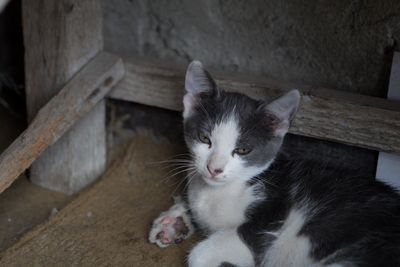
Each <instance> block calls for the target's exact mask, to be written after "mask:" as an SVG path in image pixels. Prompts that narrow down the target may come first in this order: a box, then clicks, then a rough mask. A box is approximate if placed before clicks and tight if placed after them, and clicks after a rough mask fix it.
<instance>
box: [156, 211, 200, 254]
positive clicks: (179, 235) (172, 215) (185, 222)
mask: <svg viewBox="0 0 400 267" xmlns="http://www.w3.org/2000/svg"><path fill="white" fill-rule="evenodd" d="M193 232H194V228H193V226H192V223H191V221H190V218H189V216H188V215H187V214H186V209H184V207H183V206H182V205H179V204H175V205H174V206H173V207H172V208H171V209H169V210H168V211H166V212H163V213H161V215H160V216H159V217H158V218H157V219H155V220H154V222H153V226H152V228H151V230H150V235H149V241H150V242H151V243H155V244H157V245H158V246H159V247H162V248H165V247H168V246H169V245H171V244H179V243H181V242H182V241H183V240H185V239H186V238H188V237H189V236H190V235H191V234H192V233H193Z"/></svg>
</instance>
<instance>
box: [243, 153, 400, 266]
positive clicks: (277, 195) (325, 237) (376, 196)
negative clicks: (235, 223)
mask: <svg viewBox="0 0 400 267" xmlns="http://www.w3.org/2000/svg"><path fill="white" fill-rule="evenodd" d="M260 177H262V179H263V180H264V182H265V188H266V194H267V198H266V200H265V201H264V202H262V203H261V204H259V205H257V206H256V207H252V208H251V209H249V210H248V217H249V220H248V222H246V223H245V224H243V225H242V226H240V227H239V229H238V232H239V235H240V236H241V237H242V239H243V240H244V241H245V242H246V243H247V245H248V246H249V247H250V248H251V249H252V251H253V252H254V255H255V256H256V259H257V261H260V260H261V259H262V257H263V254H264V253H265V250H266V249H267V248H268V245H269V244H271V242H273V240H274V238H273V237H271V236H268V235H265V234H263V233H265V232H266V231H271V232H275V231H276V230H278V229H279V227H280V226H281V225H282V222H283V221H284V219H285V218H286V216H287V215H288V213H289V211H290V210H291V209H292V208H300V209H302V210H303V211H305V213H306V214H305V216H306V222H305V224H304V226H303V228H302V229H301V230H300V232H299V233H298V234H299V235H304V236H306V237H308V238H309V240H310V242H311V246H312V248H311V255H310V256H311V257H312V258H313V259H315V260H316V261H320V260H323V259H325V261H326V263H327V264H328V263H346V262H347V263H348V262H351V263H353V264H355V265H356V266H400V257H399V255H400V196H399V194H398V193H397V192H396V191H395V190H394V189H392V188H391V187H389V186H387V185H385V184H383V183H381V182H379V181H375V180H373V179H368V178H366V177H360V176H358V175H357V174H356V173H349V172H346V173H343V172H341V171H340V169H339V167H332V164H331V163H329V164H328V163H327V164H326V165H325V166H321V165H317V164H316V163H315V162H311V161H302V162H301V163H299V162H298V161H297V160H293V159H292V160H290V159H283V158H282V157H281V158H280V159H279V160H276V162H275V164H273V166H271V168H270V169H269V170H268V171H266V172H265V173H264V174H263V175H261V176H260Z"/></svg>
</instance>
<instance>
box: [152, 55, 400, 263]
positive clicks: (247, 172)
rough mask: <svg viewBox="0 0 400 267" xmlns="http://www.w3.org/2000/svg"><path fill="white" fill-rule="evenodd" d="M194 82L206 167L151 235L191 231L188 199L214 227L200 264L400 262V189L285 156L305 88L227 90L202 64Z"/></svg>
mask: <svg viewBox="0 0 400 267" xmlns="http://www.w3.org/2000/svg"><path fill="white" fill-rule="evenodd" d="M186 90H187V94H186V95H185V98H184V105H185V110H184V113H183V116H184V126H185V140H186V143H187V145H188V147H189V149H190V152H191V154H192V156H193V159H192V160H193V163H192V164H191V168H192V169H193V168H194V169H195V170H196V172H195V174H194V175H192V176H191V177H190V182H189V185H188V191H187V197H186V203H177V204H176V205H175V206H174V208H173V210H174V212H175V213H173V214H172V213H168V212H167V213H163V214H162V216H161V217H160V218H159V219H157V220H156V221H155V223H154V225H153V230H152V233H151V235H150V241H151V242H154V243H157V244H159V245H160V246H167V245H169V244H170V243H172V242H174V241H175V242H176V241H177V240H179V241H180V240H181V239H182V238H186V237H187V236H188V234H187V233H189V232H191V230H190V229H192V227H191V226H189V225H188V223H187V227H188V228H189V231H188V229H187V228H185V227H182V224H181V223H178V221H179V222H181V221H185V222H188V221H189V219H188V213H186V212H182V213H181V214H179V215H178V216H177V215H176V207H180V210H182V211H184V210H185V208H184V207H186V208H187V209H188V210H189V211H190V216H191V219H192V220H193V221H194V222H195V224H196V225H197V226H198V228H199V229H201V230H203V232H204V233H206V234H207V235H208V237H207V238H206V239H205V240H203V241H202V242H200V243H199V244H198V245H196V246H195V247H194V249H193V250H192V251H191V252H190V254H189V257H188V263H189V265H190V266H194V267H197V266H221V265H226V266H232V265H234V266H243V267H244V266H268V267H269V266H271V267H278V266H315V267H316V266H331V267H334V266H400V196H399V194H398V193H396V192H395V191H394V190H393V189H392V188H390V187H388V186H386V185H384V184H382V183H380V182H377V181H373V180H371V179H367V178H365V177H357V176H355V175H353V174H349V173H347V174H343V173H340V172H339V171H337V170H336V169H335V170H332V169H328V168H327V167H325V168H324V167H323V166H318V165H316V164H315V163H314V162H307V161H304V160H300V162H301V163H299V160H298V159H287V158H285V157H283V156H281V155H280V154H279V149H280V147H281V144H282V142H283V138H284V136H285V134H286V132H287V130H288V128H289V124H290V121H291V120H292V119H293V117H294V114H295V112H296V110H297V107H298V105H299V101H300V96H299V94H298V92H297V91H291V92H289V93H288V94H286V95H285V96H283V97H281V98H279V99H278V100H276V101H273V102H272V103H263V102H261V101H255V100H252V99H250V98H248V97H246V96H243V95H239V94H234V93H226V92H222V91H218V90H217V88H216V86H215V83H214V81H213V80H212V78H211V76H210V75H209V74H208V73H207V72H206V71H205V70H203V68H202V66H201V64H200V63H198V62H194V63H192V64H191V65H190V66H189V69H188V72H187V76H186ZM160 221H165V222H166V223H164V224H163V223H159V222H160ZM168 227H169V228H168ZM177 237H179V238H177Z"/></svg>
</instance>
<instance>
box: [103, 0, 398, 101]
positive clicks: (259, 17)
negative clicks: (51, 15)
mask: <svg viewBox="0 0 400 267" xmlns="http://www.w3.org/2000/svg"><path fill="white" fill-rule="evenodd" d="M103 10H104V18H105V19H104V31H105V45H106V48H107V49H108V50H110V51H113V52H116V53H119V54H121V55H122V56H129V57H132V56H144V57H152V58H157V59H161V60H164V61H167V62H172V63H176V64H186V63H187V62H189V61H190V60H192V59H199V60H201V61H203V62H204V63H205V65H206V66H209V67H211V68H214V69H218V70H227V71H234V72H236V71H237V72H242V73H252V74H255V75H266V76H270V77H273V78H276V79H282V80H287V81H293V82H297V83H299V84H310V85H315V86H321V87H328V88H333V89H338V90H345V91H352V92H358V93H362V94H367V95H374V96H385V95H386V87H387V80H388V77H389V69H390V61H391V57H392V53H393V51H394V50H395V49H398V45H397V43H398V41H399V40H400V1H399V0H384V1H377V0H335V1H332V0H307V1H305V0H250V1H249V0H219V1H217V0H201V1H196V0H168V1H165V0H114V1H109V0H103Z"/></svg>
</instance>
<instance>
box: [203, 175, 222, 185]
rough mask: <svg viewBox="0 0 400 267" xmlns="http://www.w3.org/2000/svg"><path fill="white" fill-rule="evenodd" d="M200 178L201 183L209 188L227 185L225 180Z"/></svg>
mask: <svg viewBox="0 0 400 267" xmlns="http://www.w3.org/2000/svg"><path fill="white" fill-rule="evenodd" d="M202 178H203V181H204V182H206V184H207V185H209V186H222V185H224V184H226V183H227V181H226V180H225V181H221V180H214V179H212V178H209V177H205V176H203V177H202Z"/></svg>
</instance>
